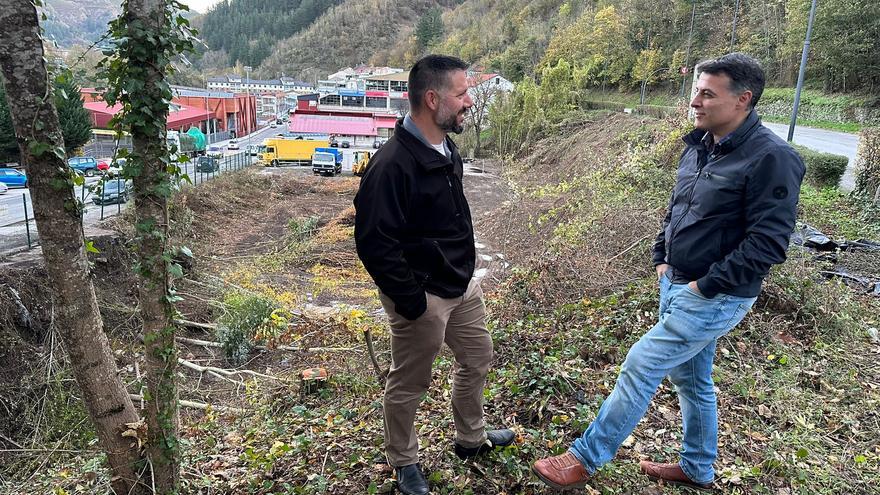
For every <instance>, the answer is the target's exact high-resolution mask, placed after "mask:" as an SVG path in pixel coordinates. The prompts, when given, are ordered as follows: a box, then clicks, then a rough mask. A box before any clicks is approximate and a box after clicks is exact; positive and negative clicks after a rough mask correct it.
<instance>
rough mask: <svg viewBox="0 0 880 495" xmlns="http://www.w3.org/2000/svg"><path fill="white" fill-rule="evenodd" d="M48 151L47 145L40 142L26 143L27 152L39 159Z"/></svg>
mask: <svg viewBox="0 0 880 495" xmlns="http://www.w3.org/2000/svg"><path fill="white" fill-rule="evenodd" d="M48 149H49V145H48V144H46V143H42V142H40V141H31V142H29V143H28V151H30V153H31V154H32V155H34V156H35V157H40V156H42V155H43V153H45V152H46V151H47V150H48Z"/></svg>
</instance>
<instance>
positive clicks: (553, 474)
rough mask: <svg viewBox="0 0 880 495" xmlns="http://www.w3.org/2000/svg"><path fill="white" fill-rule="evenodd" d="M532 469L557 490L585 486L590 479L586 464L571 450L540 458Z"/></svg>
mask: <svg viewBox="0 0 880 495" xmlns="http://www.w3.org/2000/svg"><path fill="white" fill-rule="evenodd" d="M532 471H534V472H535V474H536V475H537V476H538V478H540V479H541V481H543V482H544V483H546V484H547V485H549V486H552V487H553V488H556V489H557V490H564V489H567V488H583V487H584V486H586V485H587V480H588V479H590V474H589V473H588V472H587V470H586V468H584V465H583V464H581V461H579V460H578V459H577V457H575V456H574V454H572V453H571V452H566V453H564V454H562V455H557V456H555V457H548V458H546V459H539V460H538V461H535V464H534V465H533V466H532Z"/></svg>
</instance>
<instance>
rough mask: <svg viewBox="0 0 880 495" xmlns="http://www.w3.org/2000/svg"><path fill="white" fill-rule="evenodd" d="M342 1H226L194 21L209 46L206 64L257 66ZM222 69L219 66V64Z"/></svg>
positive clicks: (205, 57)
mask: <svg viewBox="0 0 880 495" xmlns="http://www.w3.org/2000/svg"><path fill="white" fill-rule="evenodd" d="M341 2H342V0H247V1H244V0H231V1H230V0H224V1H223V2H220V3H218V4H216V5H215V6H214V7H213V8H212V9H211V10H209V11H208V12H207V13H205V14H204V15H203V16H201V17H200V18H199V19H197V20H196V21H195V25H196V27H197V28H198V29H199V31H200V33H201V37H202V39H203V40H204V41H205V43H206V44H207V45H208V47H209V51H208V52H207V53H205V56H204V58H203V60H205V61H206V62H207V65H212V64H213V65H215V66H217V65H219V66H223V67H226V66H234V65H236V63H241V64H242V65H252V66H257V65H260V63H262V62H263V60H264V59H265V58H266V57H268V56H269V55H270V54H272V52H273V46H274V45H275V43H276V42H277V41H279V40H284V39H286V38H289V37H290V36H293V35H294V34H296V33H298V32H299V31H301V30H302V29H304V28H307V27H308V26H309V25H311V24H312V22H314V20H315V19H317V18H318V17H319V16H320V15H321V14H323V13H324V12H325V11H326V10H327V9H328V8H330V7H332V6H334V5H338V4H339V3H341ZM217 68H220V67H217Z"/></svg>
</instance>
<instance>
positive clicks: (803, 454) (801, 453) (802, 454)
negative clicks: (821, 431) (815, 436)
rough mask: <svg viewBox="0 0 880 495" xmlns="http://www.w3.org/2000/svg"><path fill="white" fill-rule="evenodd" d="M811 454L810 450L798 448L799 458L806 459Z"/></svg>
mask: <svg viewBox="0 0 880 495" xmlns="http://www.w3.org/2000/svg"><path fill="white" fill-rule="evenodd" d="M808 455H810V451H809V450H807V449H805V448H804V447H801V448H799V449H798V450H797V458H798V459H806V458H807V456H808Z"/></svg>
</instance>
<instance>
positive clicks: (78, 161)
mask: <svg viewBox="0 0 880 495" xmlns="http://www.w3.org/2000/svg"><path fill="white" fill-rule="evenodd" d="M67 165H68V166H69V167H70V168H72V169H74V170H79V171H80V172H82V173H83V175H85V176H86V177H94V176H95V173H97V172H98V170H99V169H98V161H97V160H95V159H94V157H91V156H75V157H73V158H69V159H68V160H67Z"/></svg>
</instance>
